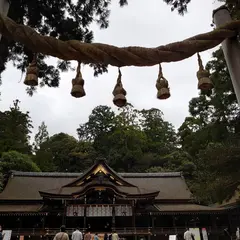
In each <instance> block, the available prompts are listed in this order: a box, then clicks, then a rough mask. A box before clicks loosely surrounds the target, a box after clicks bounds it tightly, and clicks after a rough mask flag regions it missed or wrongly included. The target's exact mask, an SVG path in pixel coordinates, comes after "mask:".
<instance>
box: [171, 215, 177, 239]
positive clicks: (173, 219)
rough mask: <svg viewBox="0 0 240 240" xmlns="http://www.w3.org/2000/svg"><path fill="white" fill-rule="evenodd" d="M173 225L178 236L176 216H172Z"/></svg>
mask: <svg viewBox="0 0 240 240" xmlns="http://www.w3.org/2000/svg"><path fill="white" fill-rule="evenodd" d="M172 224H173V229H174V232H175V234H177V228H176V217H175V215H173V216H172Z"/></svg>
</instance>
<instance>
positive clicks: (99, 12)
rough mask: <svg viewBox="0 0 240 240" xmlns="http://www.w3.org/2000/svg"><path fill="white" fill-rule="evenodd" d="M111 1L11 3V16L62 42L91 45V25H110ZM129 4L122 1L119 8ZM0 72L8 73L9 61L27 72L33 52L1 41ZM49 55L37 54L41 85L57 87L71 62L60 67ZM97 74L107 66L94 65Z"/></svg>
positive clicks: (32, 0)
mask: <svg viewBox="0 0 240 240" xmlns="http://www.w3.org/2000/svg"><path fill="white" fill-rule="evenodd" d="M110 3H111V0H90V1H86V0H84V1H82V0H78V1H73V0H67V1H64V0H43V1H40V0H25V1H17V0H12V1H11V3H10V9H9V13H8V16H9V17H10V18H12V19H13V20H14V21H16V22H17V23H20V24H26V25H28V26H30V27H32V28H34V29H35V30H37V32H39V33H41V34H43V35H45V36H52V37H56V38H58V39H61V40H63V41H66V40H69V39H77V40H79V41H83V42H87V43H90V42H92V41H93V32H92V31H91V30H90V26H91V24H92V23H93V22H96V23H97V24H98V25H99V27H100V28H107V27H108V25H109V14H110V10H109V6H110ZM126 3H127V2H126V1H122V0H121V1H120V2H119V4H120V6H123V5H125V4H126ZM0 56H1V57H0V73H2V72H3V71H4V70H5V65H6V63H7V62H8V61H12V62H13V64H14V66H15V67H16V68H17V69H20V70H21V71H22V72H24V71H25V69H26V67H27V65H28V63H29V62H30V61H31V60H32V58H33V53H32V52H31V51H29V50H28V49H27V48H26V47H25V46H23V45H21V44H19V43H15V42H13V41H10V40H7V39H6V38H4V37H3V38H2V40H1V42H0ZM46 59H47V56H44V55H42V54H39V55H38V66H39V68H40V73H39V78H40V79H41V83H40V86H48V87H58V86H59V81H60V72H59V70H60V71H67V70H68V69H69V68H70V66H71V65H70V62H66V61H62V60H59V61H58V64H57V66H53V65H48V64H47V63H46ZM90 66H92V67H93V68H94V75H98V74H101V73H103V72H106V71H107V66H105V65H102V64H91V65H90ZM35 90H36V88H34V87H30V88H27V92H28V93H29V94H30V95H32V94H33V92H34V91H35Z"/></svg>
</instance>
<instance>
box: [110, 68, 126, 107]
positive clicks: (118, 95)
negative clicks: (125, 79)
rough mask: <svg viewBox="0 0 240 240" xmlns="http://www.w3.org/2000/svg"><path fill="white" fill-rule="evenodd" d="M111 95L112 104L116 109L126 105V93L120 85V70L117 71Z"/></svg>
mask: <svg viewBox="0 0 240 240" xmlns="http://www.w3.org/2000/svg"><path fill="white" fill-rule="evenodd" d="M112 94H113V96H114V98H113V103H114V104H115V105H116V106H117V107H124V106H125V105H126V104H127V99H126V95H127V92H126V90H125V89H124V88H123V85H122V73H121V71H120V68H119V69H118V78H117V83H116V85H115V87H114V89H113V92H112Z"/></svg>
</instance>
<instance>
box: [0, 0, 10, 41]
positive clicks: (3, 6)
mask: <svg viewBox="0 0 240 240" xmlns="http://www.w3.org/2000/svg"><path fill="white" fill-rule="evenodd" d="M9 5H10V1H9V0H0V14H1V15H3V16H7V14H8V10H9ZM1 38H2V35H1V34H0V41H1Z"/></svg>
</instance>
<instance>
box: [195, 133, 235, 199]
mask: <svg viewBox="0 0 240 240" xmlns="http://www.w3.org/2000/svg"><path fill="white" fill-rule="evenodd" d="M239 157H240V135H239V134H237V135H234V136H231V137H230V138H229V139H228V140H226V141H224V142H222V143H212V144H210V145H209V146H208V147H207V149H205V150H201V151H200V152H199V154H198V158H197V161H196V165H197V170H196V172H195V178H194V181H193V182H192V184H191V187H192V190H193V192H194V193H195V195H196V196H197V198H198V200H200V201H202V202H205V203H216V202H222V201H223V200H227V199H230V198H231V197H232V196H233V195H234V193H235V191H236V190H237V191H238V187H239V185H240V180H239V173H240V172H239V169H240V163H239ZM223 189H224V191H223Z"/></svg>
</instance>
